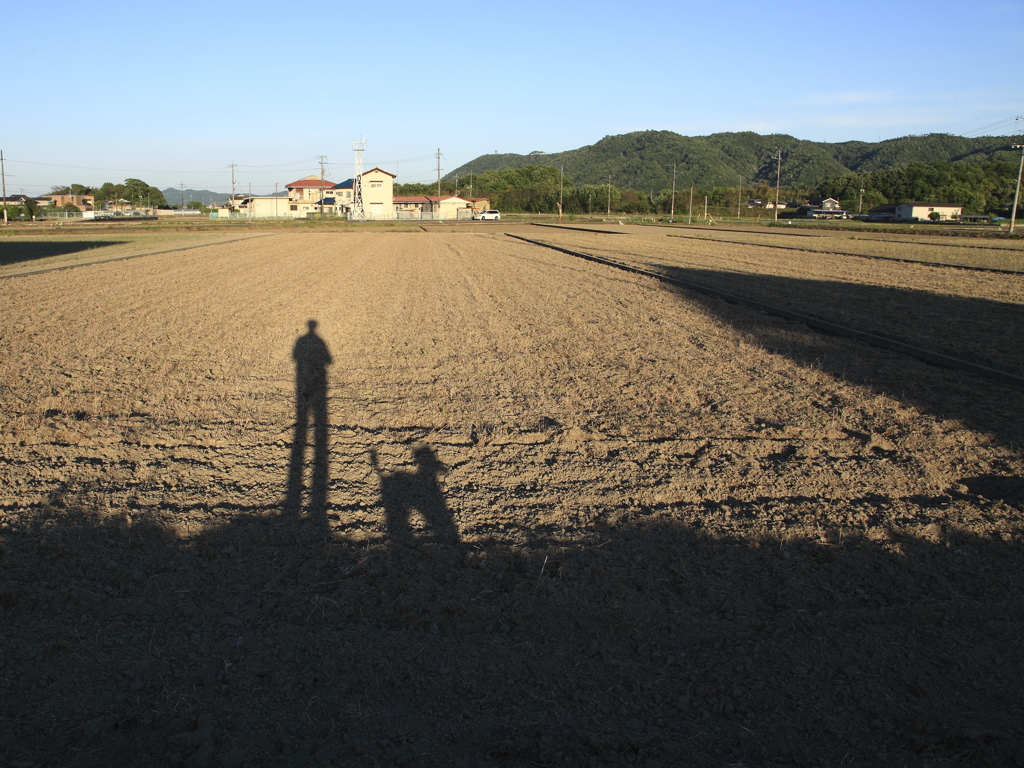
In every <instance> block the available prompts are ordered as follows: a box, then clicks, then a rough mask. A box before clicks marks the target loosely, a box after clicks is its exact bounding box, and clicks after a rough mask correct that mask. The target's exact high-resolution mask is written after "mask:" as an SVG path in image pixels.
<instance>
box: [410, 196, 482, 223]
mask: <svg viewBox="0 0 1024 768" xmlns="http://www.w3.org/2000/svg"><path fill="white" fill-rule="evenodd" d="M394 201H395V203H394V206H395V217H396V218H399V219H420V218H422V219H428V220H430V219H433V220H438V221H447V220H452V219H472V218H473V210H474V209H473V201H472V200H467V199H466V198H464V197H456V196H455V195H441V197H440V199H438V196H437V195H414V196H409V197H396V198H394Z"/></svg>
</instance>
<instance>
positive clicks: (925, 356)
mask: <svg viewBox="0 0 1024 768" xmlns="http://www.w3.org/2000/svg"><path fill="white" fill-rule="evenodd" d="M505 234H506V235H507V236H508V237H513V238H515V239H516V240H522V241H523V242H525V243H530V244H531V245H539V246H541V247H542V248H550V249H552V250H555V251H559V252H561V253H565V254H568V255H570V256H576V257H577V258H581V259H585V260H587V261H593V262H596V263H598V264H604V265H606V266H609V267H615V268H616V269H621V270H624V271H626V272H632V273H634V274H637V275H643V276H645V277H653V278H654V279H655V280H660V281H662V282H665V283H671V284H673V285H678V286H680V287H682V288H687V289H689V290H692V291H696V292H698V293H703V294H705V295H707V296H713V297H715V298H719V299H723V300H724V301H727V302H729V303H731V304H738V305H740V306H744V307H749V308H751V309H757V310H759V311H761V312H766V313H767V314H770V315H775V316H777V317H781V318H783V319H785V320H793V321H795V322H798V323H803V324H804V325H806V326H808V327H809V328H811V329H812V330H815V331H818V332H820V333H826V334H829V335H832V336H840V337H842V338H847V339H853V340H855V341H860V342H863V343H865V344H868V345H870V346H873V347H877V348H879V349H885V350H888V351H890V352H899V353H900V354H904V355H907V356H908V357H912V358H914V359H915V360H920V361H921V362H924V363H929V364H931V365H935V366H939V367H941V368H948V369H952V370H957V371H964V372H967V373H973V374H975V375H977V376H981V377H983V378H986V379H991V380H993V381H998V382H999V383H1001V384H1010V385H1012V386H1015V387H1018V388H1021V389H1024V377H1022V376H1017V375H1015V374H1012V373H1009V372H1007V371H1001V370H999V369H998V368H990V367H988V366H986V365H980V364H978V363H972V362H970V361H969V360H963V359H962V358H959V357H954V356H952V355H947V354H945V353H943V352H935V351H933V350H930V349H924V348H923V347H917V346H915V345H913V344H908V343H906V342H903V341H896V340H895V339H887V338H886V337H884V336H879V335H877V334H874V333H870V332H869V331H861V330H858V329H856V328H850V327H848V326H845V325H839V324H838V323H833V322H832V321H830V320H823V319H821V318H819V317H815V316H813V315H805V314H803V313H801V312H794V311H792V310H789V309H784V308H782V307H776V306H775V305H773V304H765V303H764V302H762V301H757V300H756V299H750V298H747V297H745V296H739V295H737V294H735V293H729V292H728V291H720V290H718V289H717V288H711V287H709V286H706V285H701V284H700V283H693V282H690V281H688V280H680V279H678V278H675V277H669V276H668V275H663V274H660V273H658V272H652V271H650V270H647V269H641V268H640V267H633V266H630V265H628V264H623V263H621V262H617V261H613V260H611V259H605V258H603V257H601V256H594V255H593V254H589V253H582V252H580V251H572V250H569V249H568V248H562V247H560V246H557V245H551V244H549V243H544V242H541V241H540V240H530V239H529V238H526V237H522V236H521V235H513V234H511V233H508V232H506V233H505Z"/></svg>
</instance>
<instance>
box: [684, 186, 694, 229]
mask: <svg viewBox="0 0 1024 768" xmlns="http://www.w3.org/2000/svg"><path fill="white" fill-rule="evenodd" d="M686 223H687V224H692V223H693V184H691V185H690V207H689V208H687V209H686Z"/></svg>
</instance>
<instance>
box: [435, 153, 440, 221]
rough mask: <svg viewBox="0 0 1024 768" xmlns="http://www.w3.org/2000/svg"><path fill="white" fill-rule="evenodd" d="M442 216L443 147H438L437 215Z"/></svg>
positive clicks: (437, 217)
mask: <svg viewBox="0 0 1024 768" xmlns="http://www.w3.org/2000/svg"><path fill="white" fill-rule="evenodd" d="M440 217H441V148H440V147H438V148H437V216H436V217H435V219H439V218H440Z"/></svg>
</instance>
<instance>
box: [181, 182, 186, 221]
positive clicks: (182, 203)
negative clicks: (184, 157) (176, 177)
mask: <svg viewBox="0 0 1024 768" xmlns="http://www.w3.org/2000/svg"><path fill="white" fill-rule="evenodd" d="M181 210H182V211H184V210H185V182H184V181H183V182H181ZM182 215H184V214H182Z"/></svg>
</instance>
